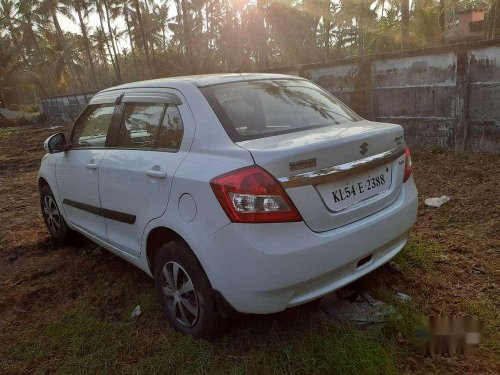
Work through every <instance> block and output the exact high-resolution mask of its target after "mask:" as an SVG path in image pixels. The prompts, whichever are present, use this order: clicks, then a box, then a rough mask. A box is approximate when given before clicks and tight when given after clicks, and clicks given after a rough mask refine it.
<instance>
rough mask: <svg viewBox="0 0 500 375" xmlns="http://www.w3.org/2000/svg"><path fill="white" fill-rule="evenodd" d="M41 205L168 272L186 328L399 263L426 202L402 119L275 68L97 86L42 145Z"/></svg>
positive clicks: (195, 329) (269, 306)
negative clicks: (351, 104)
mask: <svg viewBox="0 0 500 375" xmlns="http://www.w3.org/2000/svg"><path fill="white" fill-rule="evenodd" d="M44 146H45V148H46V150H47V151H48V153H47V155H45V156H44V158H43V160H42V163H41V167H40V172H39V175H38V187H39V190H40V201H41V208H42V213H43V218H44V220H45V223H46V224H47V227H48V230H49V232H50V234H51V236H52V238H53V240H54V241H56V242H63V241H65V240H67V239H68V238H69V236H70V235H71V234H72V233H73V232H79V233H81V234H83V235H84V236H86V237H88V238H90V239H91V240H92V241H94V242H96V243H97V244H99V245H101V246H102V247H104V248H106V249H107V250H109V251H111V252H112V253H114V254H116V255H118V256H120V257H122V258H123V259H125V260H127V261H128V262H130V263H132V264H134V265H136V266H137V267H139V268H140V269H142V270H143V271H144V272H146V273H147V274H149V275H150V276H152V277H154V280H155V285H156V289H157V291H158V295H159V297H160V300H161V303H162V305H163V308H164V310H165V314H166V316H167V318H168V319H169V320H170V322H171V323H172V324H173V326H174V327H175V328H176V329H178V330H179V331H181V332H184V333H186V334H191V335H194V336H198V337H211V336H213V335H215V334H217V332H218V331H219V327H220V323H221V322H222V321H223V317H227V316H228V315H230V314H232V313H233V312H243V313H256V314H268V313H274V312H278V311H282V310H284V309H286V308H288V307H291V306H296V305H300V304H303V303H306V302H308V301H311V300H314V299H317V298H319V297H322V296H324V295H326V294H328V293H331V292H333V291H335V290H336V289H338V288H340V287H342V286H344V285H346V284H349V283H351V282H352V281H354V280H356V279H358V278H359V277H361V276H363V275H365V274H367V273H368V272H371V271H373V270H374V269H376V268H377V267H380V266H381V265H382V264H384V263H386V262H387V261H389V260H390V259H391V258H392V257H394V256H395V255H396V254H397V253H398V252H399V251H400V250H401V249H402V248H403V246H404V245H405V243H406V241H407V239H408V233H409V230H410V227H411V226H412V224H413V223H414V221H415V218H416V213H417V190H416V188H415V184H414V181H413V177H412V165H411V157H410V152H409V150H408V147H407V146H406V143H405V140H404V134H403V129H402V127H401V126H399V125H394V124H387V123H377V122H371V121H367V120H364V119H362V118H361V117H360V116H358V115H357V114H355V113H354V112H353V111H352V110H350V109H349V108H348V107H347V106H346V105H344V104H342V103H341V102H340V101H339V100H337V99H336V98H335V97H333V96H332V95H331V94H329V93H328V92H326V91H325V90H323V89H322V88H320V87H318V86H316V85H315V84H313V83H312V82H310V81H308V80H306V79H303V78H299V77H293V76H286V75H277V74H219V75H201V76H190V77H178V78H168V79H158V80H152V81H144V82H136V83H130V84H125V85H121V86H117V87H112V88H109V89H106V90H103V91H101V92H99V93H98V94H96V95H95V96H94V97H93V99H92V100H91V101H90V103H89V104H88V106H87V108H86V109H85V110H84V111H83V113H82V114H81V115H80V116H79V117H78V119H77V120H76V122H75V124H74V125H73V127H72V129H71V132H70V134H69V136H68V138H66V136H65V135H64V134H62V133H58V134H55V135H53V136H52V137H50V138H49V139H47V140H46V141H45V144H44Z"/></svg>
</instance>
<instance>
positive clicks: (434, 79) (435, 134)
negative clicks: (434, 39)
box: [271, 39, 500, 153]
mask: <svg viewBox="0 0 500 375" xmlns="http://www.w3.org/2000/svg"><path fill="white" fill-rule="evenodd" d="M271 72H276V73H278V72H279V73H284V74H292V75H299V76H302V77H306V78H308V79H310V80H312V81H314V82H316V83H317V84H319V85H320V86H322V87H324V88H325V89H327V90H328V91H329V92H331V93H332V94H334V95H335V96H336V97H338V98H339V99H340V100H342V101H343V102H344V103H346V104H347V105H349V106H350V107H351V108H353V109H354V110H355V111H356V112H357V113H359V114H360V115H361V116H363V117H365V118H367V119H370V120H374V121H382V122H391V123H396V124H400V125H402V126H404V127H405V133H406V138H407V141H408V143H409V144H410V145H417V146H419V147H424V148H435V147H441V148H444V149H451V150H456V151H463V150H468V151H475V152H492V153H500V39H495V40H488V41H479V42H471V43H461V44H453V45H447V46H441V47H438V48H431V49H425V50H415V51H404V52H394V53H384V54H377V55H369V56H363V57H355V58H346V59H342V60H332V61H325V62H321V63H313V64H306V65H298V66H290V67H281V68H277V69H273V70H271Z"/></svg>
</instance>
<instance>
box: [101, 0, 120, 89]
mask: <svg viewBox="0 0 500 375" xmlns="http://www.w3.org/2000/svg"><path fill="white" fill-rule="evenodd" d="M103 3H104V10H105V12H106V20H107V23H108V31H109V38H110V39H111V46H112V47H113V54H114V55H115V64H116V72H117V78H118V83H120V82H121V81H122V72H121V70H120V63H119V61H118V57H119V54H118V52H117V50H116V45H115V37H114V35H113V29H112V28H111V20H110V18H109V9H108V1H107V0H103Z"/></svg>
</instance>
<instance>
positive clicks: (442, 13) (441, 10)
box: [439, 0, 446, 44]
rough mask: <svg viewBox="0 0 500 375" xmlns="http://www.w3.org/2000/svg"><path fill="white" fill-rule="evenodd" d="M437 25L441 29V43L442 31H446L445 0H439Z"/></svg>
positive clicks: (442, 39)
mask: <svg viewBox="0 0 500 375" xmlns="http://www.w3.org/2000/svg"><path fill="white" fill-rule="evenodd" d="M439 27H440V30H441V44H444V32H445V31H446V20H445V0H439Z"/></svg>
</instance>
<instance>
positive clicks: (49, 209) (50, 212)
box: [43, 195, 61, 234]
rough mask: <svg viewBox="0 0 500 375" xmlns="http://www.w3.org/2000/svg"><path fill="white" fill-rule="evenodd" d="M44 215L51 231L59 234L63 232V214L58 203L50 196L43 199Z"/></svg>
mask: <svg viewBox="0 0 500 375" xmlns="http://www.w3.org/2000/svg"><path fill="white" fill-rule="evenodd" d="M43 214H44V216H45V220H46V221H47V225H48V227H49V229H50V231H51V232H52V233H55V234H58V233H59V231H60V230H61V214H60V213H59V209H58V208H57V205H56V202H55V201H54V199H53V198H52V197H51V196H50V195H46V196H45V197H44V199H43Z"/></svg>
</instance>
